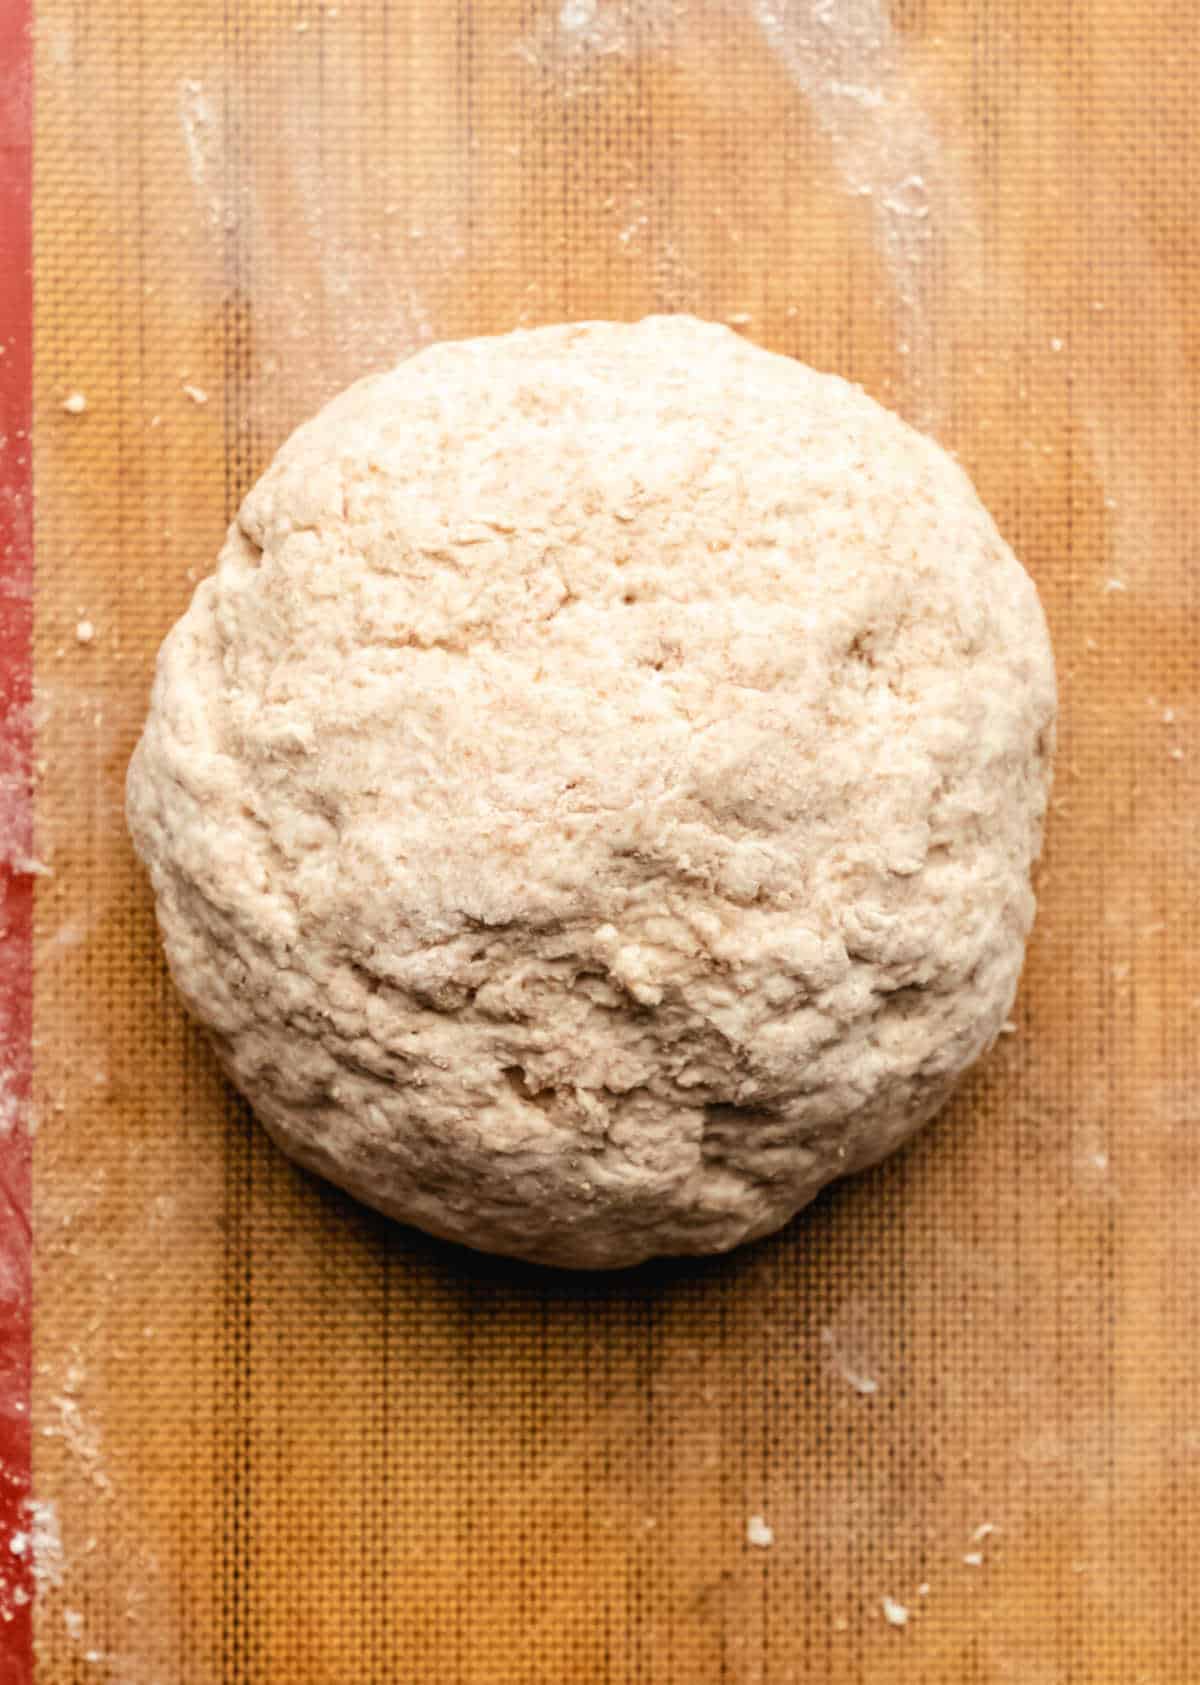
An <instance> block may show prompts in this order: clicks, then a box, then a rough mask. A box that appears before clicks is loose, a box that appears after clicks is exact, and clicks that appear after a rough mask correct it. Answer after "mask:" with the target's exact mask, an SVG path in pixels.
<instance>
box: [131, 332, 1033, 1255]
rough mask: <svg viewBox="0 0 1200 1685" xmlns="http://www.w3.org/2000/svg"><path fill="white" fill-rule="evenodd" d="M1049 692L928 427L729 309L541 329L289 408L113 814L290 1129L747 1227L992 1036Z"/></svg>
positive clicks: (694, 1239)
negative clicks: (725, 318) (322, 401)
mask: <svg viewBox="0 0 1200 1685" xmlns="http://www.w3.org/2000/svg"><path fill="white" fill-rule="evenodd" d="M1054 714H1055V690H1054V672H1053V664H1052V659H1051V653H1050V646H1049V642H1048V639H1047V634H1046V627H1045V622H1044V620H1043V617H1042V612H1041V609H1040V606H1039V603H1038V598H1037V594H1036V592H1035V590H1034V587H1033V585H1032V583H1031V582H1030V580H1029V578H1028V577H1027V575H1026V574H1025V573H1024V571H1023V570H1022V568H1021V566H1020V564H1019V563H1018V562H1017V560H1016V559H1015V557H1014V556H1013V555H1012V553H1011V551H1010V550H1009V549H1008V548H1007V546H1006V545H1005V544H1004V542H1003V541H1002V539H1001V538H1000V537H999V535H998V533H997V531H996V528H995V526H994V525H993V524H992V521H991V519H990V518H989V517H988V515H987V514H986V512H985V511H984V509H983V507H982V506H981V504H980V502H979V500H978V498H977V497H976V495H975V493H974V491H973V490H972V488H971V485H970V484H969V482H968V480H967V478H966V476H965V475H964V474H963V473H962V471H961V470H960V469H959V468H958V467H957V466H956V465H955V463H954V462H953V461H951V459H950V458H949V456H947V455H946V454H945V452H944V451H942V450H941V449H940V448H939V447H938V446H937V445H935V444H933V443H931V442H930V441H929V440H927V439H925V438H922V437H920V436H919V435H918V434H917V433H915V432H913V431H912V430H911V429H910V428H909V427H907V426H906V425H904V423H902V422H901V421H899V420H897V419H896V417H894V416H892V415H890V414H888V413H887V412H886V411H885V410H883V409H881V408H880V407H879V406H878V405H877V404H876V403H874V402H873V401H872V400H871V399H869V398H867V397H866V396H865V395H864V394H863V393H862V392H861V391H859V390H858V389H856V388H855V387H853V386H849V385H847V384H846V382H844V381H842V380H838V379H836V378H833V377H832V376H829V375H823V374H816V373H814V372H813V371H812V370H811V369H807V368H804V367H803V366H801V365H799V364H797V363H795V362H792V361H790V360H789V359H787V358H784V357H780V356H775V355H772V354H770V353H768V352H765V351H761V350H758V349H756V348H755V347H753V346H752V345H749V344H746V343H745V342H744V341H743V340H741V339H740V338H738V337H737V336H736V335H735V334H733V333H730V332H728V331H727V330H726V329H724V328H720V327H716V326H712V325H710V324H707V323H703V322H699V321H695V320H692V319H690V318H686V317H659V318H651V319H649V320H646V321H643V322H640V323H638V324H636V325H634V326H625V325H617V324H612V323H589V324H585V325H582V326H566V327H552V328H544V329H540V330H538V331H536V332H531V333H515V334H510V335H508V336H507V337H504V338H498V339H481V340H470V341H466V342H464V343H460V344H446V345H435V346H433V347H431V348H430V349H428V350H426V351H423V352H421V353H420V354H419V355H418V356H415V357H412V358H411V359H410V360H409V361H407V362H405V363H403V364H401V366H400V367H399V368H397V369H394V370H392V371H391V372H390V373H387V374H381V375H374V376H371V377H369V378H368V379H366V380H363V381H360V382H359V383H358V384H357V385H356V386H353V387H351V388H350V389H349V391H347V392H345V393H343V394H342V395H341V396H340V397H338V398H336V399H335V400H334V401H333V402H332V403H331V404H329V405H328V406H327V407H326V408H325V409H324V410H322V411H321V413H320V414H319V415H318V416H317V417H316V418H315V419H314V420H313V421H311V422H309V423H308V424H307V425H306V426H304V427H301V428H300V429H299V430H298V431H297V432H296V433H295V434H294V435H293V436H292V438H291V439H289V440H288V442H287V443H286V444H285V445H284V447H283V449H282V450H281V451H280V452H279V455H278V456H277V457H276V459H275V461H274V463H273V464H272V465H271V467H270V468H269V469H268V471H267V472H266V474H264V476H263V478H262V479H261V480H260V481H259V483H258V485H256V486H255V487H254V489H253V491H251V492H250V494H249V496H248V497H247V498H246V501H245V503H244V504H243V506H242V509H241V512H240V514H239V516H238V519H237V521H236V523H235V525H234V526H233V527H232V528H231V530H230V533H229V537H228V540H227V542H226V544H225V547H224V549H223V551H222V553H221V557H220V563H219V566H218V569H217V572H216V574H215V576H214V577H212V578H209V579H207V580H205V581H204V583H203V584H202V585H201V586H200V587H199V589H198V590H197V592H196V595H195V598H194V600H193V602H192V605H191V607H190V608H189V610H188V612H187V613H186V614H185V615H184V617H183V619H182V620H181V621H180V622H179V624H178V625H177V626H176V627H175V629H174V630H173V631H172V632H171V634H170V636H169V637H168V638H167V640H166V642H165V643H164V645H163V648H162V652H161V655H160V658H159V664H158V674H157V679H156V682H155V686H154V697H153V703H152V706H151V711H150V717H149V720H148V722H147V725H146V729H145V733H144V735H143V737H142V740H141V743H140V744H139V746H138V749H137V752H136V754H135V756H134V760H133V764H132V766H131V768H130V774H129V797H128V801H129V821H130V825H131V828H132V831H133V836H134V839H135V841H136V844H137V848H138V850H139V852H140V854H141V856H142V858H143V859H144V860H145V862H146V863H147V865H148V866H149V868H150V874H151V877H152V879H153V883H154V890H155V893H156V896H157V899H158V915H159V920H160V923H161V927H162V933H163V937H164V940H165V943H166V950H167V955H168V958H169V960H170V965H171V969H172V972H173V974H174V977H175V980H176V982H177V983H178V985H179V988H180V990H181V992H182V994H183V995H184V997H185V999H186V1001H187V1003H188V1005H189V1006H190V1008H191V1010H192V1011H193V1012H194V1013H195V1015H196V1016H197V1017H198V1018H199V1019H200V1020H201V1021H202V1022H203V1023H204V1024H206V1025H207V1026H208V1028H209V1030H210V1031H211V1033H212V1036H213V1039H214V1041H215V1043H216V1046H217V1048H218V1050H219V1053H220V1056H221V1058H222V1060H223V1062H224V1065H225V1068H226V1069H227V1071H228V1073H229V1075H230V1076H231V1078H232V1079H233V1081H234V1082H235V1083H236V1084H237V1085H238V1087H239V1088H241V1089H242V1090H243V1091H244V1093H245V1094H246V1095H247V1096H248V1097H249V1099H250V1101H251V1102H252V1104H253V1106H254V1108H255V1110H256V1111H257V1113H258V1115H259V1117H260V1118H261V1119H262V1121H263V1123H264V1124H265V1125H266V1127H267V1129H268V1130H269V1131H270V1132H271V1134H272V1135H273V1136H274V1138H275V1139H276V1141H278V1143H279V1144H280V1146H281V1147H282V1148H283V1149H284V1150H285V1152H287V1153H290V1154H291V1155H292V1156H293V1157H294V1158H296V1159H298V1160H299V1161H300V1162H301V1163H302V1164H305V1165H308V1166H309V1167H310V1168H312V1169H313V1170H316V1171H319V1172H320V1173H321V1174H322V1175H324V1176H327V1177H329V1178H330V1179H331V1180H332V1181H334V1182H337V1183H340V1184H341V1186H342V1187H344V1188H347V1189H349V1190H350V1191H351V1192H352V1193H353V1194H355V1195H357V1196H358V1197H359V1198H360V1199H362V1200H365V1201H366V1202H368V1203H369V1204H371V1205H374V1206H378V1207H379V1208H380V1209H381V1210H383V1211H386V1212H390V1213H391V1214H393V1215H394V1216H396V1217H400V1218H403V1219H404V1220H405V1221H407V1222H410V1223H415V1224H418V1225H420V1226H421V1227H422V1228H424V1229H428V1230H430V1231H431V1232H433V1233H435V1234H439V1235H446V1236H451V1237H453V1238H454V1239H456V1240H460V1241H465V1242H466V1243H467V1244H469V1245H471V1246H475V1247H481V1248H485V1249H490V1250H495V1251H498V1252H507V1253H513V1254H517V1255H520V1256H522V1257H526V1258H533V1259H537V1260H541V1261H543V1262H548V1263H553V1264H563V1265H582V1266H596V1267H599V1266H610V1265H620V1264H630V1263H633V1262H635V1261H636V1260H638V1259H642V1258H645V1257H647V1256H649V1255H651V1254H654V1253H688V1252H708V1251H715V1250H720V1249H722V1248H726V1247H731V1246H735V1245H737V1244H738V1242H740V1241H744V1240H748V1239H750V1238H752V1237H753V1236H756V1235H762V1234H766V1233H767V1232H768V1231H769V1230H772V1229H775V1228H778V1227H779V1225H780V1224H782V1223H785V1222H786V1221H787V1220H788V1218H789V1217H790V1216H791V1215H792V1213H793V1212H794V1211H796V1210H797V1208H798V1207H799V1206H802V1205H804V1204H805V1202H806V1201H808V1200H810V1199H811V1198H812V1197H813V1195H814V1194H815V1193H816V1192H817V1190H818V1189H819V1188H821V1187H822V1186H824V1184H825V1183H827V1182H829V1181H830V1180H831V1179H832V1178H834V1177H836V1176H840V1175H842V1174H844V1173H845V1172H848V1171H853V1170H858V1169H860V1168H861V1167H863V1166H864V1165H869V1164H872V1163H873V1162H874V1161H875V1160H877V1159H879V1158H881V1157H882V1156H883V1155H884V1154H885V1153H888V1152H890V1151H891V1150H892V1148H893V1147H895V1146H897V1145H898V1144H899V1142H901V1141H902V1140H904V1138H905V1137H906V1136H907V1135H909V1134H911V1133H912V1131H913V1130H915V1129H916V1128H917V1127H918V1125H920V1124H921V1123H922V1122H924V1121H925V1119H927V1118H928V1117H929V1116H930V1115H931V1114H932V1113H933V1112H935V1111H936V1110H937V1108H938V1107H939V1106H940V1105H941V1104H942V1102H943V1101H944V1100H945V1098H946V1096H947V1095H948V1093H949V1092H950V1089H951V1087H952V1085H953V1083H954V1081H955V1079H956V1077H958V1075H959V1074H960V1073H961V1072H962V1071H963V1070H964V1069H965V1068H966V1067H967V1066H968V1065H969V1064H970V1063H971V1062H972V1060H974V1059H975V1058H976V1057H977V1056H978V1055H979V1054H980V1053H981V1052H982V1051H983V1050H984V1049H985V1048H986V1047H987V1046H988V1045H989V1044H990V1043H991V1041H992V1040H993V1038H994V1037H995V1036H996V1034H997V1032H998V1030H999V1029H1000V1027H1001V1025H1002V1024H1003V1022H1004V1020H1005V1017H1006V1015H1007V1013H1008V1010H1009V1006H1010V1004H1011V1002H1012V998H1013V992H1014V989H1015V988H1016V983H1017V976H1018V973H1019V971H1020V967H1021V960H1022V953H1023V947H1024V942H1025V937H1026V935H1027V933H1028V930H1029V926H1030V921H1031V919H1032V916H1033V906H1034V903H1033V896H1032V893H1031V890H1030V882H1029V873H1030V867H1031V864H1032V862H1033V860H1034V859H1035V857H1036V855H1037V853H1038V849H1039V846H1040V839H1041V828H1042V818H1043V812H1044V808H1045V803H1046V795H1047V788H1048V783H1049V776H1050V760H1051V754H1052V744H1053V735H1054Z"/></svg>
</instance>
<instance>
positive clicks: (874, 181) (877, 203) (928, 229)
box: [750, 0, 978, 426]
mask: <svg viewBox="0 0 1200 1685" xmlns="http://www.w3.org/2000/svg"><path fill="white" fill-rule="evenodd" d="M750 7H751V11H752V15H753V17H754V20H755V22H756V23H757V25H758V28H759V29H760V31H761V32H762V36H763V39H764V40H765V41H766V43H767V45H768V46H769V47H770V49H771V51H772V52H773V53H774V55H775V57H776V58H777V59H778V60H779V62H780V64H781V65H782V66H783V68H784V69H785V70H786V72H787V74H788V76H789V78H790V79H791V81H792V84H793V85H794V86H795V87H796V88H797V89H798V90H799V92H800V93H802V94H803V96H804V98H805V100H806V101H807V103H808V106H809V109H810V110H811V112H812V114H813V117H814V118H815V120H816V122H817V123H818V124H819V125H820V127H821V129H822V131H823V132H824V133H825V134H826V135H827V136H828V138H829V141H830V145H831V147H832V151H833V158H834V163H835V164H836V166H837V169H838V172H839V174H840V175H841V178H842V181H843V182H844V184H845V186H846V189H847V191H848V192H849V193H850V194H852V195H854V196H855V197H859V198H865V199H870V201H871V204H872V210H873V218H874V226H875V235H876V239H877V240H878V242H879V247H880V250H881V252H882V255H883V257H884V259H885V261H886V263H887V267H888V272H889V274H890V277H891V280H892V285H893V287H894V289H895V294H896V324H897V330H898V335H899V340H900V347H899V348H900V350H901V352H902V353H903V354H904V355H907V356H908V357H909V358H910V363H909V368H910V380H911V384H912V387H913V389H914V403H913V405H912V406H911V408H912V410H913V411H915V412H917V413H916V416H915V418H916V419H918V420H919V421H921V422H923V423H924V424H925V425H927V426H928V425H929V424H930V423H931V422H932V421H933V420H934V418H935V417H936V414H937V393H938V392H939V391H940V390H942V383H941V381H940V379H939V376H940V375H941V373H942V365H943V363H944V362H945V361H946V360H947V358H948V350H949V347H948V346H945V345H943V343H942V336H941V335H939V334H938V333H937V332H936V331H935V322H934V319H933V318H934V309H933V304H934V300H933V296H932V276H931V273H930V271H931V264H930V257H931V253H932V247H933V241H934V236H935V230H936V231H937V232H939V233H950V232H951V231H952V232H953V238H954V241H955V242H956V247H957V253H956V255H957V256H958V257H959V258H961V257H962V256H963V255H964V252H963V247H964V246H966V248H967V251H966V254H965V255H966V256H968V257H972V256H974V254H975V250H976V247H977V242H978V236H977V233H976V227H975V218H974V217H973V215H972V211H971V205H970V200H969V197H968V195H967V193H966V191H965V186H964V183H963V182H962V181H961V179H960V177H959V173H958V172H957V171H956V170H955V169H954V168H953V166H952V164H951V163H950V161H949V159H948V158H947V156H946V153H945V151H944V149H943V147H942V145H941V143H940V141H939V139H938V136H937V134H936V132H935V130H934V126H933V124H932V122H931V120H930V118H929V116H928V114H927V113H926V112H925V111H924V110H923V109H922V107H921V105H920V103H919V102H918V100H917V98H916V96H915V94H914V93H913V91H912V89H911V88H910V86H909V85H908V82H907V81H906V79H905V73H904V63H903V57H902V53H901V49H900V45H899V43H898V41H897V39H896V36H895V33H894V31H893V30H892V26H891V23H890V21H889V19H888V16H887V10H886V6H885V4H884V0H836V3H835V0H816V3H815V4H814V3H813V0H750Z"/></svg>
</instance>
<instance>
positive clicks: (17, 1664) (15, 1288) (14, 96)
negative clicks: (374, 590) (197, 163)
mask: <svg viewBox="0 0 1200 1685" xmlns="http://www.w3.org/2000/svg"><path fill="white" fill-rule="evenodd" d="M32 8H33V0H0V1681H3V1682H4V1685H27V1682H28V1681H31V1680H32V1678H33V1622H32V1591H33V1576H32V1546H31V1543H30V1533H31V1528H30V1511H29V1501H28V1500H29V1480H30V1428H29V1381H30V1361H31V1360H30V1323H31V1310H32V1305H31V1292H30V1286H31V1282H30V1238H31V1236H30V1141H29V1133H28V1126H27V1124H28V1111H29V1095H30V1083H31V1078H32V1045H31V1037H32V993H33V991H32V984H33V875H32V873H31V871H30V869H29V867H30V857H31V855H32V852H33V811H32V800H31V790H30V776H31V770H32V769H31V754H32V742H31V724H30V702H31V699H32V689H33V662H32V643H31V639H32V631H33V506H32V505H33V464H32V444H31V440H30V431H31V423H32V419H33V395H32V386H33V349H32V347H33V280H32V273H31V268H32V255H33V254H32V228H31V196H32V162H33V28H32V24H33V19H32Z"/></svg>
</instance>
